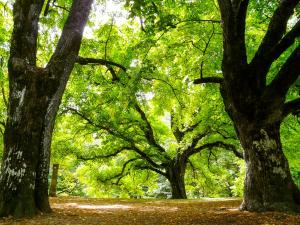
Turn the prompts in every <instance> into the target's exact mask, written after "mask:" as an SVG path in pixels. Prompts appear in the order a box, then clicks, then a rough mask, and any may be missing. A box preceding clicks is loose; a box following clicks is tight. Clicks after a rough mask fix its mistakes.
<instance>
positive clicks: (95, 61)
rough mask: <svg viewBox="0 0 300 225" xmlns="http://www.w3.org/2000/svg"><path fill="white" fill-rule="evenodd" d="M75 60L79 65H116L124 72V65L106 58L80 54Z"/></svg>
mask: <svg viewBox="0 0 300 225" xmlns="http://www.w3.org/2000/svg"><path fill="white" fill-rule="evenodd" d="M76 62H77V63H78V64H80V65H88V64H98V65H103V66H106V67H107V66H116V67H118V68H120V69H122V70H123V71H124V72H126V67H125V66H123V65H121V64H119V63H116V62H112V61H109V60H106V59H96V58H84V57H81V56H78V57H77V60H76Z"/></svg>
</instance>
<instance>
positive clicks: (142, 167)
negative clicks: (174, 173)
mask: <svg viewBox="0 0 300 225" xmlns="http://www.w3.org/2000/svg"><path fill="white" fill-rule="evenodd" d="M135 168H137V169H140V170H152V171H153V172H155V173H158V174H160V175H162V176H164V177H166V176H167V174H166V173H164V172H163V171H161V170H159V169H156V168H154V167H152V166H146V165H136V166H135Z"/></svg>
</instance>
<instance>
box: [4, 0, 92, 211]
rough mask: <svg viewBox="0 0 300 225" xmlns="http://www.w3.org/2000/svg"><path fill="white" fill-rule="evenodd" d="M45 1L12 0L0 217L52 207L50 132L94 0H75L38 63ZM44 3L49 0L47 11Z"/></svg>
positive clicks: (46, 209) (45, 209)
mask: <svg viewBox="0 0 300 225" xmlns="http://www.w3.org/2000/svg"><path fill="white" fill-rule="evenodd" d="M44 2H45V1H43V0H40V1H33V0H30V1H22V0H17V1H16V2H15V3H14V8H13V16H14V17H13V18H14V28H13V33H12V37H11V48H10V56H9V61H8V73H9V109H8V116H7V122H6V126H5V134H4V155H3V163H2V167H1V175H0V176H1V177H0V186H1V190H0V216H7V215H13V216H16V217H22V216H32V215H34V214H35V213H36V212H37V211H38V210H40V211H42V212H49V211H50V210H51V209H50V206H49V202H48V173H49V160H50V145H51V137H52V131H53V126H54V121H55V116H56V113H57V110H58V107H59V104H60V101H61V98H62V95H63V92H64V89H65V86H66V83H67V81H68V78H69V75H70V73H71V71H72V69H73V66H74V64H75V62H76V61H77V59H78V57H77V56H78V51H79V48H80V44H81V39H82V32H83V29H84V27H85V24H86V22H87V19H88V15H89V11H90V8H91V4H92V0H74V1H73V3H72V7H71V9H70V13H69V15H68V18H67V20H66V22H65V25H64V27H63V31H62V34H61V36H60V39H59V41H58V44H57V47H56V49H55V52H54V53H53V55H52V57H51V59H50V60H49V62H48V64H47V65H46V67H39V66H37V63H36V61H37V40H38V34H39V32H38V27H39V21H40V14H41V11H42V8H43V6H44ZM48 4H49V1H48V3H47V6H46V11H47V8H48V6H49V5H48ZM46 11H45V14H46Z"/></svg>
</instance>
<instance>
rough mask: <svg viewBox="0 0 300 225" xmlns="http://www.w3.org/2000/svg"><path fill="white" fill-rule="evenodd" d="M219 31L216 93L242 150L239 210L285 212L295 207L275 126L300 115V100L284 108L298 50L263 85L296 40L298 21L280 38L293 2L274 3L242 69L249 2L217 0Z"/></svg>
mask: <svg viewBox="0 0 300 225" xmlns="http://www.w3.org/2000/svg"><path fill="white" fill-rule="evenodd" d="M218 3H219V6H220V11H221V17H222V28H223V50H224V52H223V61H222V71H223V76H224V79H223V80H219V81H218V82H219V83H220V84H221V93H222V97H223V100H224V104H225V109H226V111H227V112H228V114H229V116H230V117H231V119H232V121H233V123H234V126H235V129H236V132H237V135H238V137H239V139H240V142H241V144H242V146H243V148H244V152H245V160H246V165H247V168H246V179H245V186H244V188H245V190H244V201H243V204H242V206H241V208H242V209H246V210H250V211H266V210H276V211H289V210H292V211H294V210H297V209H298V207H299V206H300V193H299V189H298V188H297V187H296V185H295V184H294V182H293V180H292V177H291V174H290V170H289V165H288V162H287V159H286V158H285V156H284V154H283V151H282V146H281V142H280V130H279V129H280V124H281V123H282V121H283V119H284V118H285V117H286V116H287V115H288V114H290V113H297V112H299V109H300V98H298V99H296V100H294V101H290V102H286V95H287V93H288V90H289V88H290V87H291V86H292V85H293V83H294V82H295V81H296V80H297V78H298V76H299V75H300V65H299V60H300V45H298V46H297V47H296V48H295V49H294V50H293V52H292V54H290V55H289V57H288V58H287V60H286V61H285V62H284V63H283V64H282V65H281V67H280V69H279V70H278V71H277V73H276V74H275V76H274V78H273V80H272V81H271V82H270V83H267V75H268V72H269V70H270V68H271V66H272V64H273V63H274V62H275V61H276V60H277V59H278V58H279V57H280V56H281V55H282V54H283V53H284V52H285V51H286V50H287V49H288V48H289V47H290V46H291V45H293V44H294V42H295V39H296V38H297V37H298V36H299V27H300V26H299V25H300V23H299V21H298V23H297V24H296V25H295V26H294V27H293V28H292V29H291V30H290V31H288V32H286V28H287V23H288V20H289V18H290V17H291V16H292V15H293V12H294V9H295V7H296V6H297V5H298V4H299V0H289V1H286V0H283V1H280V2H279V3H278V7H277V9H276V10H275V11H274V13H273V16H272V18H271V19H270V23H269V27H268V29H267V31H266V34H265V36H264V38H263V39H262V42H261V43H260V45H259V47H258V50H257V52H256V54H255V56H254V57H253V59H252V60H251V62H250V63H248V59H247V51H246V42H245V24H246V16H247V9H248V5H249V0H234V1H231V0H218Z"/></svg>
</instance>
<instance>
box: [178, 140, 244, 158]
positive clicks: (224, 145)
mask: <svg viewBox="0 0 300 225" xmlns="http://www.w3.org/2000/svg"><path fill="white" fill-rule="evenodd" d="M212 148H223V149H226V150H229V151H231V152H233V153H234V154H235V155H236V156H237V157H238V158H241V159H243V158H244V157H243V153H241V152H239V151H238V150H237V149H236V147H235V146H234V145H232V144H227V143H225V142H222V141H215V142H212V143H207V144H204V145H201V146H199V147H197V148H189V149H188V150H186V151H185V153H184V154H185V155H186V158H187V159H188V158H189V157H190V156H192V155H194V154H196V153H199V152H201V151H202V150H204V149H212Z"/></svg>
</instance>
